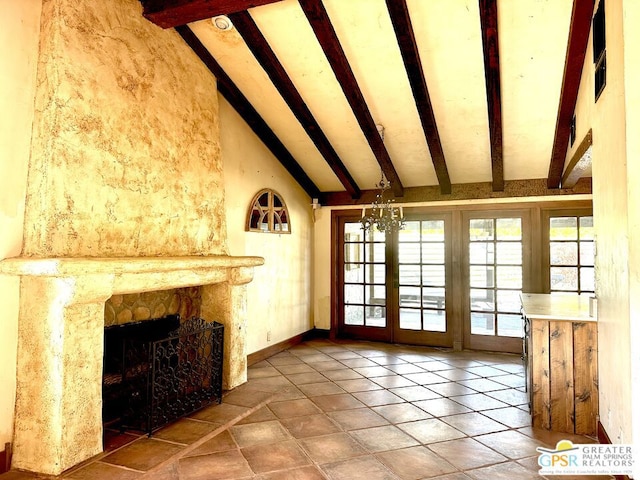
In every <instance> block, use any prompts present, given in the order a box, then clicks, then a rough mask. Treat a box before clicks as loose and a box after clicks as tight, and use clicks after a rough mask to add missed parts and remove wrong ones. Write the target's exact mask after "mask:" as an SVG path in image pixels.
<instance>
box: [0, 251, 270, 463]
mask: <svg viewBox="0 0 640 480" xmlns="http://www.w3.org/2000/svg"><path fill="white" fill-rule="evenodd" d="M263 263H264V259H263V258H261V257H235V256H227V255H209V256H183V257H115V258H114V257H109V258H97V257H90V258H89V257H86V258H34V257H14V258H8V259H4V260H2V261H0V274H4V275H15V276H20V278H21V281H20V318H19V323H18V361H17V388H16V416H15V431H14V457H13V467H15V468H19V469H24V470H29V471H33V472H38V473H45V474H49V475H58V474H60V473H61V472H63V471H64V470H66V469H68V468H70V467H73V466H74V465H77V464H78V463H80V462H82V461H84V460H86V459H88V458H90V457H91V456H93V455H96V454H98V453H100V452H101V451H102V352H103V335H104V308H105V301H106V300H107V299H108V298H110V297H111V296H112V295H114V294H124V293H135V292H145V291H153V290H165V289H171V288H180V287H189V286H201V293H202V306H201V315H202V317H203V318H205V319H206V320H209V321H213V320H216V321H218V322H220V323H222V324H223V325H224V327H225V332H224V360H223V388H225V389H230V388H233V387H236V386H237V385H240V384H242V383H244V382H245V381H246V378H247V377H246V375H247V373H246V370H247V363H246V348H245V340H246V338H245V336H246V333H245V331H246V327H247V318H246V284H247V283H249V282H250V281H251V280H252V279H253V267H256V266H259V265H262V264H263ZM45 419H46V420H45Z"/></svg>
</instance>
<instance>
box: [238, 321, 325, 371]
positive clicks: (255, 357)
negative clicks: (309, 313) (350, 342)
mask: <svg viewBox="0 0 640 480" xmlns="http://www.w3.org/2000/svg"><path fill="white" fill-rule="evenodd" d="M324 332H327V333H326V334H325V333H324ZM328 333H329V330H318V329H316V328H312V329H311V330H308V331H306V332H303V333H301V334H299V335H296V336H294V337H291V338H289V339H287V340H283V341H281V342H278V343H274V344H273V345H270V346H268V347H267V348H263V349H262V350H258V351H257V352H253V353H250V354H249V355H247V365H248V366H251V365H254V364H256V363H258V362H261V361H262V360H266V359H267V358H269V357H271V356H273V355H275V354H277V353H280V352H282V351H284V350H286V349H287V348H291V347H293V346H295V345H298V344H299V343H302V342H306V341H307V340H313V339H316V338H329V336H328Z"/></svg>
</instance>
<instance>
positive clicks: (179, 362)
mask: <svg viewBox="0 0 640 480" xmlns="http://www.w3.org/2000/svg"><path fill="white" fill-rule="evenodd" d="M223 329H224V327H223V326H222V324H220V323H218V322H207V321H205V320H204V319H202V318H198V317H194V318H192V319H190V320H187V321H185V322H183V323H181V322H180V317H179V315H168V316H166V317H163V318H158V319H152V320H144V321H141V322H134V323H126V324H122V325H114V326H110V327H106V328H105V332H104V362H103V387H102V399H103V421H104V423H105V424H108V425H112V426H117V427H118V428H120V430H126V429H132V430H139V431H144V432H146V433H147V434H148V435H151V434H152V433H153V432H154V431H156V430H158V429H159V428H161V427H163V426H165V425H167V424H168V423H171V422H173V421H175V420H177V419H179V418H181V417H183V416H186V415H189V414H191V413H193V412H195V411H196V410H199V409H201V408H203V407H205V406H207V405H210V404H212V403H214V402H217V403H220V402H221V401H222V358H223V341H224V340H223V339H224V331H223Z"/></svg>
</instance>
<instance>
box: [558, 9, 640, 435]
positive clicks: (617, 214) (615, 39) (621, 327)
mask: <svg viewBox="0 0 640 480" xmlns="http://www.w3.org/2000/svg"><path fill="white" fill-rule="evenodd" d="M597 3H598V2H596V6H597ZM635 3H636V2H633V1H627V0H625V1H624V2H611V1H607V2H606V3H605V17H606V47H607V80H606V87H605V88H604V91H603V92H602V94H601V95H600V97H599V99H598V101H597V102H595V100H594V79H593V77H594V65H593V55H592V44H591V40H590V42H589V47H588V52H587V57H586V59H585V63H584V67H583V72H582V80H581V83H580V92H579V96H578V104H577V106H576V132H577V141H576V145H574V147H573V148H572V149H570V151H569V152H568V155H567V158H568V159H569V158H571V156H572V155H573V153H574V151H575V149H576V148H577V144H578V143H579V142H580V141H581V140H582V138H584V135H585V134H586V132H587V131H588V130H589V129H592V130H593V155H592V173H593V215H594V226H595V234H596V247H597V248H596V251H597V253H596V296H597V297H598V375H599V386H600V399H599V400H600V402H599V403H600V407H599V409H600V412H599V413H600V421H601V422H602V425H603V426H604V428H605V430H606V432H607V434H608V435H609V437H610V438H611V441H613V442H614V443H631V442H632V440H635V441H636V442H637V440H638V438H637V436H638V426H637V425H638V418H637V416H638V414H637V413H634V411H635V410H637V408H635V409H634V407H633V405H637V403H638V399H637V398H634V393H633V392H634V390H635V392H636V393H635V396H636V397H637V395H638V393H637V392H638V391H640V388H639V387H638V381H639V377H638V375H637V374H636V375H635V378H634V374H633V362H634V361H635V363H636V364H638V363H639V361H638V353H639V352H638V346H637V345H636V344H637V342H635V339H636V338H637V335H634V334H633V332H634V325H633V324H632V319H633V318H637V315H638V313H637V309H636V308H635V303H636V302H637V300H635V299H636V298H637V294H635V293H634V292H637V291H638V288H639V284H640V283H639V274H640V273H639V269H640V265H639V264H638V262H637V255H638V253H637V247H635V245H636V244H637V243H638V241H639V240H640V239H639V238H638V229H637V224H638V222H639V219H638V213H639V212H638V209H637V204H638V203H639V202H640V199H639V198H638V193H637V192H638V189H637V185H636V182H637V179H638V178H639V177H638V175H637V173H638V171H637V167H635V165H636V164H637V163H638V158H637V156H638V141H637V140H636V137H637V135H634V134H633V132H635V131H637V129H634V128H633V125H634V122H633V119H634V118H635V117H637V113H634V112H637V97H638V87H637V84H638V76H637V75H638V73H640V71H639V70H638V67H637V65H638V57H637V47H634V45H637V44H638V41H640V35H639V34H638V31H637V29H636V28H635V27H633V28H628V27H629V26H631V25H635V23H634V20H636V21H637V19H638V17H637V15H638V9H637V7H634V6H633V5H634V4H635ZM630 15H631V16H630ZM633 15H635V17H634V16H633ZM625 26H626V27H627V28H625ZM634 50H635V54H634ZM630 120H631V121H630ZM635 122H636V123H635V124H636V125H637V118H636V119H635ZM634 225H635V227H634ZM636 328H637V327H636ZM633 359H635V360H633ZM634 416H635V417H636V418H635V419H634ZM634 422H635V427H633V425H634ZM634 428H635V434H634Z"/></svg>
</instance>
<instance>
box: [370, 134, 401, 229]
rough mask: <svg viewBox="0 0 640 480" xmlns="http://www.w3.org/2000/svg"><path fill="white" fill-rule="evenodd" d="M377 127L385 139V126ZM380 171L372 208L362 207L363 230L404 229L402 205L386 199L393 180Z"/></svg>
mask: <svg viewBox="0 0 640 480" xmlns="http://www.w3.org/2000/svg"><path fill="white" fill-rule="evenodd" d="M377 127H378V132H380V136H381V137H382V140H383V141H384V127H383V126H382V125H377ZM380 173H381V177H380V182H378V184H377V185H376V187H378V188H379V189H380V192H378V194H377V195H376V198H375V200H374V202H373V203H372V204H371V210H370V211H369V212H367V208H366V207H362V218H361V219H360V223H361V224H362V230H364V231H367V230H370V229H371V228H373V227H375V228H377V229H378V231H380V232H386V231H390V232H395V231H397V230H402V229H403V228H404V226H405V220H404V214H403V212H402V206H400V207H395V206H393V205H392V204H393V202H394V200H393V199H390V200H385V199H384V196H385V192H386V191H387V190H389V189H390V188H391V182H390V181H389V180H387V177H385V175H384V172H382V171H381V172H380Z"/></svg>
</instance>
